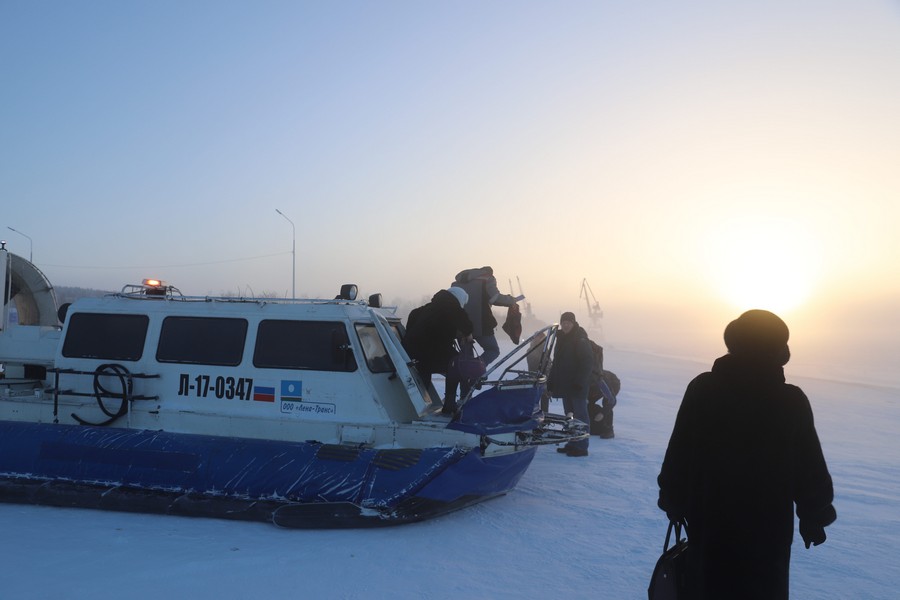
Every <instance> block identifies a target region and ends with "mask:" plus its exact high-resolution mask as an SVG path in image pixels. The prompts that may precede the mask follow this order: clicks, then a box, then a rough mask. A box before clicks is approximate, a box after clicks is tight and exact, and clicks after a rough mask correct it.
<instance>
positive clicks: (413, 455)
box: [0, 421, 535, 527]
mask: <svg viewBox="0 0 900 600" xmlns="http://www.w3.org/2000/svg"><path fill="white" fill-rule="evenodd" d="M534 451H535V449H534V448H530V449H527V450H525V451H523V452H519V453H514V454H510V455H505V456H502V457H494V458H489V459H485V458H484V457H482V456H481V453H480V452H479V451H478V450H464V449H459V448H426V449H422V450H413V449H398V450H374V449H358V448H353V447H348V446H335V445H323V444H319V443H315V442H280V441H270V440H252V439H244V438H225V437H216V436H201V435H190V434H174V433H168V432H162V431H145V430H128V429H116V428H108V427H106V428H104V427H90V426H77V425H51V424H31V423H17V422H6V421H0V478H2V480H3V485H0V500H6V501H12V502H34V503H42V504H54V505H71V506H91V507H98V508H112V509H116V510H136V511H147V512H167V513H177V514H196V515H208V516H219V517H233V518H250V519H261V520H275V521H276V522H279V520H278V519H276V518H275V517H274V515H275V514H276V513H282V514H283V516H284V518H283V519H281V524H286V525H288V526H297V527H316V526H356V525H362V524H372V523H363V522H356V520H354V519H353V518H351V515H353V514H355V515H356V516H357V517H359V519H357V520H361V521H366V520H369V521H371V520H381V521H385V522H386V523H385V524H387V523H389V522H392V521H411V520H420V519H422V518H427V517H430V516H434V515H436V514H441V513H443V512H447V511H448V510H455V509H456V508H460V507H462V506H465V505H468V504H471V503H472V502H474V501H478V500H480V499H485V498H490V497H493V496H496V495H499V494H503V493H505V492H507V491H508V490H509V489H511V488H512V487H513V486H514V485H515V484H516V482H517V481H518V479H519V478H520V477H521V476H522V474H523V473H524V471H525V469H527V467H528V465H529V464H530V462H531V459H532V458H533V456H534ZM35 486H38V487H35ZM310 505H316V506H315V507H314V509H313V508H311V507H310ZM298 506H299V508H298ZM304 507H305V508H304ZM291 515H294V516H291ZM329 518H331V519H334V520H337V521H341V520H344V521H346V524H344V525H342V524H339V523H328V522H326V521H327V520H328V519H329Z"/></svg>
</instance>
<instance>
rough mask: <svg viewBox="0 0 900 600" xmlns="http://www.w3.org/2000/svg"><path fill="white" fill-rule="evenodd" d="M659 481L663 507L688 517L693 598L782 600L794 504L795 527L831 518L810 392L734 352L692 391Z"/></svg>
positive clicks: (829, 494)
mask: <svg viewBox="0 0 900 600" xmlns="http://www.w3.org/2000/svg"><path fill="white" fill-rule="evenodd" d="M658 481H659V488H660V490H659V506H660V508H662V509H663V510H665V511H666V512H667V514H668V515H669V516H670V518H676V519H677V518H682V517H683V518H686V519H687V527H688V539H689V544H690V555H689V576H688V581H689V584H690V586H691V588H692V591H693V594H692V595H691V596H690V597H691V598H701V599H706V598H710V599H720V598H728V599H742V598H748V599H749V598H753V599H759V600H763V599H764V600H775V599H786V598H787V597H788V571H789V567H790V558H791V541H792V538H793V533H794V515H793V509H794V505H795V504H796V507H797V516H798V517H799V518H800V520H801V523H803V522H804V521H806V523H807V524H810V525H819V526H825V525H828V524H829V523H831V522H832V521H834V519H835V512H834V508H833V507H832V504H831V503H832V500H833V497H834V492H833V487H832V481H831V476H830V475H829V473H828V467H827V466H826V464H825V458H824V456H823V455H822V447H821V444H820V443H819V437H818V435H817V434H816V429H815V426H814V424H813V414H812V409H811V407H810V405H809V400H808V399H807V398H806V395H805V394H804V393H803V391H802V390H801V389H800V388H798V387H796V386H793V385H789V384H786V383H785V381H784V369H783V368H782V367H780V366H775V365H772V364H771V363H770V364H768V365H764V364H760V363H759V362H754V361H752V360H751V359H744V358H738V357H736V356H734V355H730V354H729V355H726V356H723V357H721V358H719V359H718V360H716V362H715V364H714V365H713V368H712V371H711V372H708V373H703V374H701V375H699V376H698V377H696V378H695V379H694V380H693V381H692V382H691V383H690V384H689V385H688V388H687V391H686V392H685V395H684V400H683V401H682V403H681V408H680V409H679V411H678V417H677V418H676V421H675V427H674V430H673V431H672V437H671V439H670V441H669V447H668V449H667V450H666V456H665V459H664V461H663V465H662V470H661V472H660V474H659V479H658Z"/></svg>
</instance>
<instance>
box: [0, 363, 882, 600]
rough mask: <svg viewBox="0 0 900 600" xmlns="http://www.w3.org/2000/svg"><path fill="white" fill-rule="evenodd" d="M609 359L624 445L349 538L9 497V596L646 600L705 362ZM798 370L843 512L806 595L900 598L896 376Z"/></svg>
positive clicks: (3, 556) (3, 581)
mask: <svg viewBox="0 0 900 600" xmlns="http://www.w3.org/2000/svg"><path fill="white" fill-rule="evenodd" d="M710 363H711V360H710ZM606 365H607V368H609V369H611V370H612V371H614V372H616V373H617V374H618V375H619V376H620V377H621V379H622V382H623V389H622V393H621V394H620V396H619V405H618V407H617V408H616V423H615V429H616V438H615V439H613V440H600V439H597V438H592V440H591V449H590V451H591V455H590V456H589V457H587V458H569V457H566V456H564V455H561V454H558V453H556V452H555V451H554V448H553V447H545V448H541V449H540V450H539V451H538V454H537V456H536V458H535V460H534V463H533V464H532V466H531V468H530V469H529V470H528V471H527V472H526V473H525V475H524V477H523V478H522V480H521V481H520V483H519V485H518V487H517V488H516V489H515V490H513V492H511V493H510V494H508V495H506V496H504V497H502V498H499V499H496V500H492V501H490V502H486V503H483V504H481V505H478V506H475V507H473V508H468V509H465V510H462V511H459V512H456V513H454V514H451V515H447V516H445V517H442V518H439V519H436V520H433V521H428V522H424V523H417V524H412V525H403V526H398V527H393V528H385V529H367V530H349V531H296V530H283V529H278V528H276V527H274V526H271V525H266V524H262V523H242V522H230V521H219V520H212V519H191V518H179V517H165V516H155V515H137V514H125V513H112V512H98V511H90V510H83V509H59V508H50V507H33V506H18V505H0V598H2V599H13V600H19V599H44V598H46V599H51V598H52V599H82V598H84V599H90V600H104V599H115V600H121V599H122V598H128V599H144V598H147V599H150V598H152V599H154V600H156V599H160V598H166V599H180V598H191V599H206V598H215V599H217V600H230V599H244V598H246V599H257V598H347V599H355V598H359V599H364V598H365V599H370V598H399V599H404V598H433V599H438V598H467V599H471V598H516V599H521V598H539V599H543V598H563V599H565V598H578V599H583V598H607V599H614V600H615V599H623V600H629V599H638V598H646V587H647V581H648V578H649V575H650V572H651V570H652V567H653V564H654V562H655V561H656V558H657V556H658V554H659V552H660V550H661V547H662V543H663V537H664V534H665V526H666V522H665V518H664V515H663V514H662V513H661V512H660V511H659V510H657V508H656V504H655V502H656V485H655V478H656V475H657V473H658V470H659V465H660V462H661V460H662V456H663V452H664V450H665V446H666V443H667V441H668V437H669V434H670V432H671V427H672V423H673V420H674V417H675V412H676V410H677V408H678V404H679V402H680V400H681V395H682V393H683V391H684V387H685V386H686V384H687V383H688V381H689V380H690V379H691V378H692V377H693V376H694V375H696V374H697V373H699V372H700V371H703V370H706V369H707V368H708V367H709V364H700V363H694V362H688V361H682V360H678V359H672V358H660V357H655V356H651V355H647V354H640V353H634V352H624V351H616V350H615V349H610V348H607V352H606ZM787 375H788V381H790V382H792V383H796V384H798V385H800V386H801V387H802V388H803V389H804V391H806V393H807V395H808V396H809V397H810V400H811V402H812V405H813V410H814V412H815V415H816V424H817V427H818V430H819V436H820V437H821V439H822V444H823V448H824V451H825V457H826V459H827V460H828V463H829V466H830V468H831V473H832V476H833V477H834V480H835V489H836V496H837V497H836V501H835V505H836V508H837V512H838V521H837V522H836V523H835V524H834V525H832V526H831V527H829V528H828V530H827V531H828V541H827V542H826V543H825V544H824V545H822V546H819V547H816V548H812V549H810V550H806V549H805V548H804V547H803V544H802V542H801V541H800V538H799V535H795V542H794V548H793V560H792V564H791V566H792V569H791V589H792V598H795V599H801V600H802V599H807V598H808V599H815V600H827V599H835V600H837V599H840V600H846V599H850V598H854V599H856V598H859V599H869V600H871V599H894V598H897V597H900V592H898V588H900V559H898V556H900V451H898V448H900V443H898V441H897V432H898V430H900V406H898V405H900V383H895V384H894V385H892V386H891V387H877V386H860V385H851V384H845V383H840V382H834V381H827V380H825V379H811V378H804V377H798V376H795V375H793V374H792V372H791V365H790V364H788V367H787ZM760 435H764V432H760Z"/></svg>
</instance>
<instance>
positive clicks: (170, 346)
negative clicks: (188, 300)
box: [156, 317, 247, 367]
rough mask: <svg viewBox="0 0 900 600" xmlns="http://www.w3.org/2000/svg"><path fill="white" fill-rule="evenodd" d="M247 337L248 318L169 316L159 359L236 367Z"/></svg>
mask: <svg viewBox="0 0 900 600" xmlns="http://www.w3.org/2000/svg"><path fill="white" fill-rule="evenodd" d="M246 339H247V321H245V320H244V319H208V318H201V317H166V319H165V320H164V321H163V325H162V331H161V332H160V334H159V348H157V350H156V360H158V361H160V362H176V363H189V364H195V365H223V366H232V367H233V366H236V365H239V364H240V363H241V357H242V356H243V354H244V340H246Z"/></svg>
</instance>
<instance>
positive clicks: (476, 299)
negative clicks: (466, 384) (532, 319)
mask: <svg viewBox="0 0 900 600" xmlns="http://www.w3.org/2000/svg"><path fill="white" fill-rule="evenodd" d="M452 288H461V289H463V290H465V292H466V294H468V296H469V301H468V302H467V303H466V313H467V314H468V315H469V320H470V321H472V330H473V335H474V336H475V341H476V342H478V345H479V346H481V349H482V350H483V351H484V352H483V354H482V355H481V360H483V361H484V364H485V366H487V365H489V364H491V363H492V362H494V361H495V360H497V357H499V356H500V345H499V344H498V343H497V338H496V337H495V336H494V328H495V327H497V319H495V318H494V313H493V312H492V311H491V306H507V307H509V306H513V305H514V304H516V303H518V301H519V300H522V299H523V296H520V297H518V298H516V297H514V296H510V295H508V294H501V293H500V290H499V289H498V288H497V279H496V278H495V277H494V270H493V269H492V268H491V267H481V268H480V269H466V270H465V271H460V272H459V273H458V274H457V275H456V279H455V280H454V281H453V283H452V284H451V289H452Z"/></svg>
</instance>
